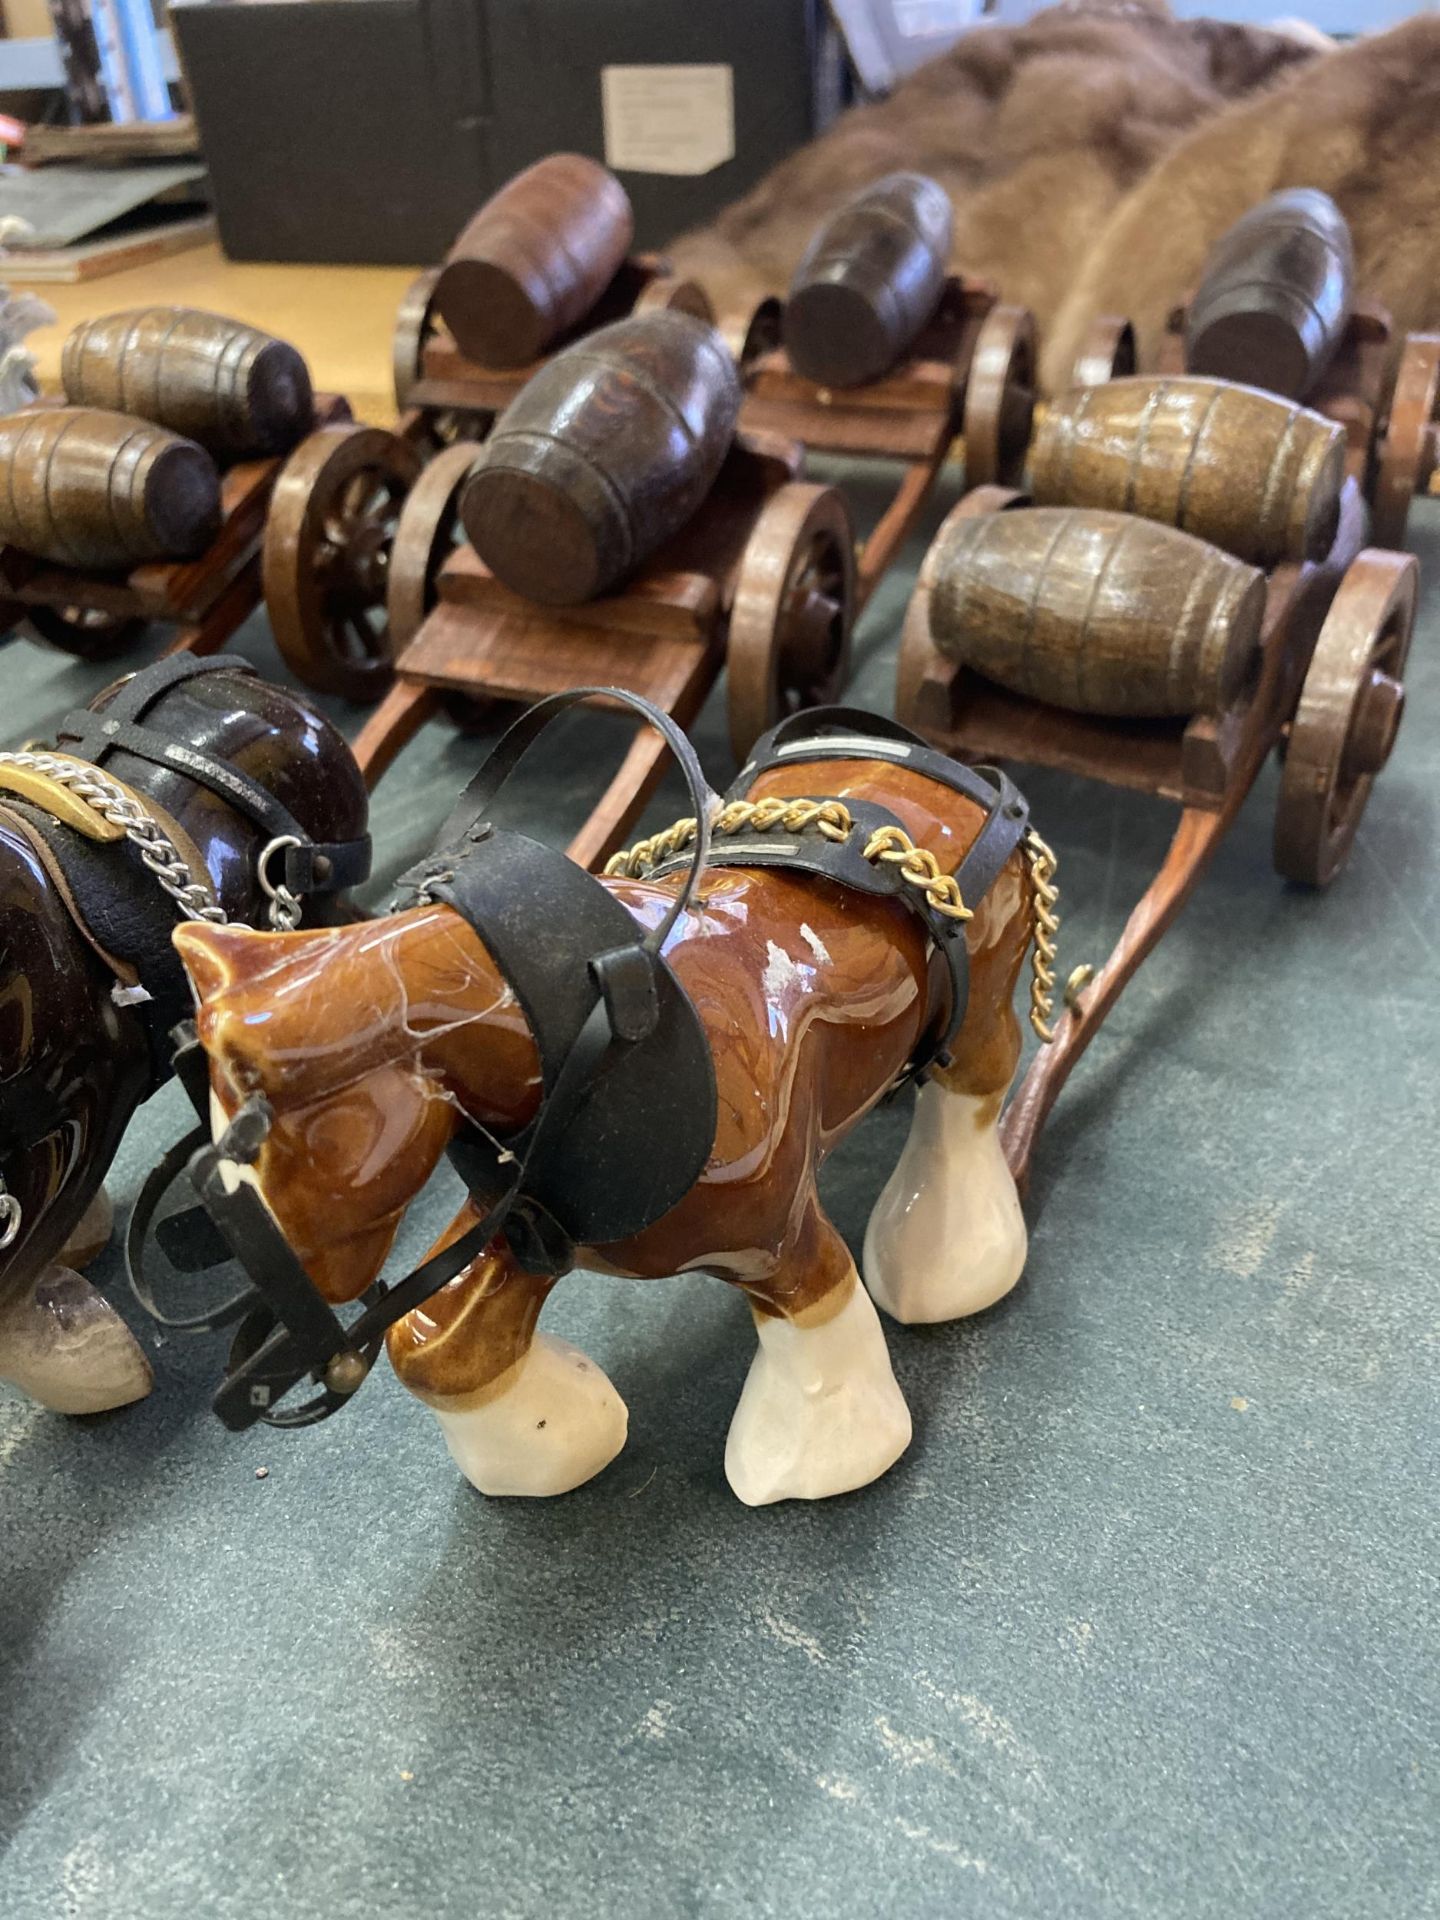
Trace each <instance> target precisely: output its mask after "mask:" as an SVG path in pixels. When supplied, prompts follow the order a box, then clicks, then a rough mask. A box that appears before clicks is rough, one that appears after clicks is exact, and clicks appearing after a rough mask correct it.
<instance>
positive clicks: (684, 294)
mask: <svg viewBox="0 0 1440 1920" xmlns="http://www.w3.org/2000/svg"><path fill="white" fill-rule="evenodd" d="M633 311H634V312H635V313H688V314H689V315H690V317H691V318H692V319H693V320H704V321H707V322H711V323H713V321H714V319H715V309H714V308H713V307H712V306H711V304H710V296H709V294H708V293H706V291H705V289H704V288H703V287H702V286H701V285H700V283H699V281H698V280H682V279H681V278H680V276H679V275H678V274H674V273H662V274H661V275H660V276H659V278H658V279H656V280H652V281H651V282H650V283H649V285H648V286H646V287H642V288H641V290H640V295H639V297H638V299H637V300H636V302H635V305H634V308H633Z"/></svg>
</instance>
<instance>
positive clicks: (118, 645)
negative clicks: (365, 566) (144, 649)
mask: <svg viewBox="0 0 1440 1920" xmlns="http://www.w3.org/2000/svg"><path fill="white" fill-rule="evenodd" d="M42 404H43V403H42ZM315 417H316V419H317V421H321V422H324V423H327V424H328V423H333V422H337V421H342V420H348V419H349V417H350V409H349V406H348V405H347V404H346V402H345V401H344V400H341V399H338V398H336V397H335V396H333V395H317V396H316V401H315ZM285 464H286V461H285V458H284V456H283V455H280V456H274V457H271V458H267V459H261V460H240V461H236V462H235V463H234V464H233V465H232V466H230V467H228V468H227V469H226V470H225V472H224V473H223V474H222V476H221V495H220V499H221V511H222V515H223V518H222V523H221V527H220V532H219V534H218V535H217V536H216V538H215V540H214V541H213V542H212V544H211V545H210V546H209V547H208V548H207V549H206V551H205V552H204V553H202V554H201V555H200V556H199V557H198V559H194V560H173V561H149V562H147V563H146V564H145V565H143V566H137V567H135V568H133V569H132V570H131V571H130V572H129V573H124V574H113V573H104V574H102V573H88V572H85V571H82V570H81V569H78V568H75V567H66V566H60V565H57V564H56V563H54V562H52V561H48V560H37V559H36V558H35V557H34V556H33V555H31V554H27V553H22V552H21V551H20V550H19V549H18V548H15V547H0V603H3V610H4V614H5V616H6V624H7V625H9V626H11V627H12V630H15V631H18V633H20V634H23V635H25V636H27V637H28V638H31V639H34V640H38V641H41V642H43V643H44V644H46V645H48V646H52V647H58V648H60V649H61V650H62V651H63V652H65V653H73V654H75V655H76V656H77V657H79V658H80V659H84V660H102V659H105V658H108V657H109V656H110V655H112V654H118V653H121V652H123V651H124V649H125V648H126V647H128V646H130V645H131V644H132V643H133V642H134V641H135V640H136V639H137V638H138V636H139V635H140V634H141V633H142V632H143V630H144V628H145V627H146V626H147V625H148V624H149V623H150V622H152V621H157V622H160V623H162V624H164V625H166V626H172V627H174V628H175V629H176V632H175V634H174V637H173V638H172V640H171V642H170V645H169V647H168V648H167V651H168V652H171V653H183V652H188V653H197V654H206V653H214V652H215V651H216V649H217V648H219V647H223V646H224V644H225V642H226V641H227V640H228V639H229V638H230V636H231V634H233V633H234V631H235V629H236V628H237V627H238V626H240V624H241V623H242V621H244V620H246V619H247V618H248V617H249V615H250V614H252V613H253V612H254V611H255V609H256V607H258V606H259V604H260V598H261V588H260V549H261V543H262V540H263V538H264V533H265V523H266V516H267V514H268V513H269V511H270V502H271V497H272V494H273V493H274V490H275V486H276V482H277V480H278V479H279V477H280V473H281V470H282V469H283V468H284V466H285ZM302 677H303V675H302ZM312 684H314V683H313V682H312Z"/></svg>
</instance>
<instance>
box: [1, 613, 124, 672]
mask: <svg viewBox="0 0 1440 1920" xmlns="http://www.w3.org/2000/svg"><path fill="white" fill-rule="evenodd" d="M24 614H25V618H24V624H25V626H26V628H27V629H28V630H29V632H30V635H31V637H32V638H33V639H36V640H38V641H40V642H41V644H42V645H44V646H47V647H54V648H56V650H57V651H58V652H60V653H71V654H74V656H75V658H76V659H77V660H108V659H109V658H110V656H111V655H112V654H116V653H123V652H124V651H125V649H126V648H127V647H128V646H130V645H132V644H133V643H134V642H135V641H136V640H138V639H139V638H140V636H141V634H142V633H144V631H145V622H144V621H143V620H133V619H131V618H130V617H129V615H127V614H119V613H105V612H102V610H101V609H100V608H99V607H40V606H28V607H26V608H25V610H24Z"/></svg>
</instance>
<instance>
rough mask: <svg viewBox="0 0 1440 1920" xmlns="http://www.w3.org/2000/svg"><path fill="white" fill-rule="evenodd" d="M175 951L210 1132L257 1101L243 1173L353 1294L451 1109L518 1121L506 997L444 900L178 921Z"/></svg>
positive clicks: (523, 1085) (447, 1130)
mask: <svg viewBox="0 0 1440 1920" xmlns="http://www.w3.org/2000/svg"><path fill="white" fill-rule="evenodd" d="M175 945H176V947H177V949H178V951H179V953H180V957H181V959H182V960H183V961H184V963H185V967H186V970H187V972H188V973H189V975H190V979H191V983H192V985H193V987H194V989H195V996H196V1002H197V1013H196V1030H197V1032H198V1035H199V1038H200V1043H201V1045H202V1046H203V1048H204V1050H205V1053H206V1055H207V1057H208V1060H209V1065H210V1085H211V1106H212V1116H213V1120H214V1124H215V1127H216V1131H217V1135H218V1133H219V1132H220V1131H221V1130H223V1128H224V1127H225V1126H227V1125H228V1124H229V1122H230V1121H231V1120H232V1119H233V1118H234V1117H235V1115H236V1113H238V1112H239V1110H240V1108H241V1107H242V1106H243V1105H244V1104H245V1102H246V1101H247V1100H250V1099H252V1098H254V1097H256V1096H259V1097H260V1098H262V1099H263V1100H264V1101H265V1103H266V1105H267V1107H268V1108H269V1112H270V1115H271V1120H270V1125H269V1129H268V1132H267V1133H266V1136H265V1139H264V1142H263V1144H262V1146H261V1148H260V1152H259V1155H258V1157H257V1159H256V1160H255V1162H254V1164H253V1166H252V1167H249V1168H246V1169H245V1170H244V1173H245V1177H247V1178H251V1179H253V1181H254V1183H255V1185H256V1186H257V1187H258V1189H259V1192H260V1194H261V1197H262V1198H263V1199H264V1201H265V1203H266V1205H267V1206H268V1207H269V1209H270V1211H271V1213H272V1214H273V1215H274V1217H275V1220H276V1222H277V1224H278V1225H279V1227H280V1229H281V1231H282V1232H283V1233H284V1235H285V1237H286V1239H287V1240H288V1241H289V1242H290V1245H291V1246H292V1247H293V1248H294V1250H295V1253H296V1254H297V1256H298V1257H299V1259H300V1260H301V1262H302V1263H303V1264H304V1266H305V1268H306V1271H307V1272H308V1273H309V1275H310V1277H311V1279H312V1280H313V1281H314V1283H315V1285H316V1286H317V1287H318V1288H319V1289H320V1291H321V1292H322V1293H323V1294H324V1295H325V1297H326V1298H327V1299H329V1300H350V1299H354V1298H355V1297H356V1296H357V1295H358V1294H360V1293H362V1292H363V1291H364V1290H365V1288H366V1287H367V1286H369V1285H370V1283H371V1282H372V1281H373V1280H374V1279H375V1277H376V1276H377V1275H378V1273H379V1271H380V1268H381V1266H382V1265H383V1263H384V1260H385V1256H386V1254H387V1253H388V1251H389V1249H390V1244H391V1241H392V1240H393V1238H394V1236H395V1231H396V1228H397V1227H398V1226H399V1224H400V1219H401V1216H402V1215H403V1213H404V1210H405V1208H406V1206H407V1205H408V1204H409V1202H410V1201H411V1200H412V1199H413V1198H414V1196H415V1194H416V1193H417V1192H418V1191H419V1189H420V1188H421V1187H422V1186H423V1185H424V1183H425V1181H426V1180H427V1179H428V1178H429V1177H430V1174H431V1172H432V1171H433V1170H434V1167H435V1164H436V1162H437V1161H438V1159H439V1157H440V1155H441V1153H442V1152H443V1151H444V1149H445V1146H446V1144H447V1143H448V1141H449V1140H450V1138H451V1136H452V1135H453V1134H454V1132H455V1129H456V1126H457V1125H458V1124H459V1121H460V1118H461V1117H462V1114H464V1113H469V1114H472V1115H473V1116H474V1117H475V1118H477V1119H480V1120H482V1121H483V1122H485V1123H486V1124H488V1125H492V1126H496V1127H500V1128H507V1127H514V1126H517V1125H519V1124H522V1123H523V1121H524V1120H525V1119H526V1118H527V1117H528V1112H529V1110H530V1108H532V1107H533V1104H534V1093H535V1086H536V1081H537V1076H538V1069H537V1068H536V1066H535V1059H534V1049H533V1047H532V1046H531V1044H530V1039H529V1034H528V1031H527V1029H526V1027H525V1024H524V1021H523V1018H522V1017H521V1016H520V1014H519V1010H518V1008H517V1007H516V1006H515V1003H514V1000H513V996H512V995H511V994H510V993H509V990H508V989H507V988H506V987H505V986H504V984H503V983H502V982H501V981H500V980H499V979H498V976H497V975H496V973H495V970H494V967H493V965H492V964H491V963H490V961H489V959H488V956H486V954H485V953H484V950H483V949H482V948H481V947H480V945H479V943H478V942H477V941H476V940H475V939H474V937H473V936H472V935H471V934H470V933H469V930H468V929H467V928H466V927H465V926H464V923H463V922H462V921H461V920H460V919H459V917H458V916H457V915H455V914H453V913H451V912H449V910H448V909H445V908H434V907H432V908H421V909H417V910H415V911H412V912H410V913H404V914H396V915H392V916H391V917H389V918H387V919H384V920H376V921H368V922H364V923H362V924H360V925H357V926H351V927H340V928H331V929H326V930H324V931H318V932H314V933H284V934H282V933H255V932H251V931H250V930H249V929H246V928H239V927H213V926H206V925H202V924H200V923H199V922H191V923H189V924H187V925H185V926H182V927H180V928H178V929H177V930H176V934H175Z"/></svg>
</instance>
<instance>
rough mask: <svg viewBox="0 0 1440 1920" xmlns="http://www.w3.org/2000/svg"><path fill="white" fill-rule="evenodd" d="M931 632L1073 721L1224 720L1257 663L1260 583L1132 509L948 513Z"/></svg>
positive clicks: (953, 655) (991, 675)
mask: <svg viewBox="0 0 1440 1920" xmlns="http://www.w3.org/2000/svg"><path fill="white" fill-rule="evenodd" d="M937 549H938V552H937V556H936V558H937V567H936V584H935V586H934V588H933V589H932V592H931V597H930V632H931V636H932V638H933V639H934V641H935V644H936V646H937V647H938V648H939V649H940V651H941V652H942V653H943V654H945V655H946V656H947V657H948V658H950V659H952V660H959V661H963V662H964V663H965V665H966V666H970V667H974V668H975V670H976V671H977V672H979V673H983V674H984V675H985V676H986V677H987V678H988V679H991V680H995V681H997V682H998V683H999V684H1000V685H1001V686H1003V687H1008V688H1009V689H1010V690H1011V692H1013V693H1021V694H1025V695H1027V696H1028V697H1029V698H1031V699H1033V700H1043V701H1045V702H1047V703H1048V704H1049V705H1051V706H1057V707H1065V708H1068V709H1069V710H1070V711H1071V712H1073V713H1094V714H1110V715H1117V716H1120V715H1123V716H1130V717H1141V716H1144V717H1153V718H1159V717H1162V716H1167V715H1180V714H1183V715H1187V716H1188V715H1190V714H1194V713H1220V712H1223V711H1224V710H1225V708H1227V707H1228V706H1229V705H1230V704H1231V703H1232V702H1233V701H1234V699H1235V697H1236V696H1237V694H1239V693H1240V692H1241V691H1242V689H1243V688H1244V686H1245V684H1246V682H1247V680H1248V678H1249V676H1250V673H1251V671H1252V669H1253V667H1254V665H1255V663H1256V660H1257V658H1258V648H1259V644H1260V623H1261V620H1262V618H1263V616H1264V612H1265V582H1264V576H1263V575H1262V574H1261V573H1260V572H1259V570H1258V569H1257V568H1255V567H1249V566H1246V565H1245V564H1244V562H1243V561H1240V560H1234V559H1232V558H1231V557H1230V555H1229V554H1227V553H1222V552H1221V551H1220V549H1219V548H1218V547H1214V546H1211V545H1210V544H1209V543H1208V542H1207V541H1204V540H1195V539H1192V538H1191V536H1190V535H1189V534H1185V533H1177V532H1176V531H1175V529H1174V528H1173V527H1160V526H1156V525H1155V524H1154V523H1153V522H1152V521H1149V520H1141V519H1138V518H1137V517H1136V516H1135V515H1134V514H1128V513H1104V512H1100V511H1098V510H1096V509H1094V508H1081V507H1029V508H1023V507H1022V508H1018V509H1015V510H1013V511H1011V512H1009V513H990V514H977V515H974V516H973V517H971V518H968V519H966V518H962V517H961V516H959V515H952V517H951V518H950V519H949V520H948V521H947V522H946V524H945V525H944V526H943V527H942V528H941V530H940V534H939V536H938V540H937Z"/></svg>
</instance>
